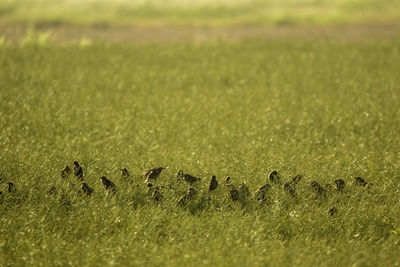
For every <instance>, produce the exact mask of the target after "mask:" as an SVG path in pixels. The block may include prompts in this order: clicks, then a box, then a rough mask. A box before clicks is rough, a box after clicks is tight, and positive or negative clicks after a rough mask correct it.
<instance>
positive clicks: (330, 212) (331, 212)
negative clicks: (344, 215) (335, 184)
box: [328, 206, 338, 216]
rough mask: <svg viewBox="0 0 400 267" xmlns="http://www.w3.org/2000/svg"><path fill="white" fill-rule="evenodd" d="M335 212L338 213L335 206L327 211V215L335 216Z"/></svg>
mask: <svg viewBox="0 0 400 267" xmlns="http://www.w3.org/2000/svg"><path fill="white" fill-rule="evenodd" d="M337 212H338V210H337V209H336V208H335V206H332V208H330V209H329V211H328V213H329V215H331V216H334V215H336V214H337Z"/></svg>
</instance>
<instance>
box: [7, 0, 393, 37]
mask: <svg viewBox="0 0 400 267" xmlns="http://www.w3.org/2000/svg"><path fill="white" fill-rule="evenodd" d="M399 21H400V0H229V1H228V0H197V1H192V0H1V1H0V35H1V36H3V37H5V38H8V39H16V38H20V37H21V36H23V35H25V34H26V31H27V29H32V28H35V29H40V30H51V31H52V32H53V37H54V38H55V39H58V40H64V39H73V38H77V37H82V36H87V37H88V38H91V39H93V38H94V39H96V38H99V39H106V40H107V39H108V40H116V41H118V40H119V41H121V40H141V39H143V40H164V39H185V38H195V39H202V38H205V39H207V38H209V37H222V38H241V37H243V36H245V37H247V36H258V35H262V34H264V35H268V31H266V30H268V29H271V28H274V29H277V28H279V29H281V31H282V28H284V29H286V31H288V29H289V33H287V32H278V33H276V32H272V33H270V34H272V35H274V34H280V35H285V34H293V33H290V29H291V28H299V27H300V28H301V29H305V30H306V31H307V32H310V33H311V34H313V33H314V34H315V31H317V34H320V33H318V30H317V29H319V28H321V27H325V28H326V27H331V28H335V27H336V28H337V27H341V28H340V31H345V30H346V29H348V27H349V25H350V27H351V26H352V25H353V26H354V25H357V27H358V28H357V29H358V30H357V31H361V32H363V31H366V30H367V31H370V30H371V31H373V32H374V31H376V32H381V33H382V32H386V33H387V32H388V31H389V32H390V34H392V35H393V34H396V33H398V28H399V27H398V26H397V25H398V24H399V23H398V22H399ZM343 25H346V27H344V26H343ZM110 27H114V28H112V29H110ZM149 28H150V29H152V30H153V31H152V32H151V33H150V32H149ZM377 28H378V29H377ZM171 29H174V30H173V32H169V31H170V30H171ZM177 29H178V30H177ZM130 34H134V35H135V36H130V37H129V36H127V35H130ZM301 34H302V33H301ZM349 35H352V33H351V34H349Z"/></svg>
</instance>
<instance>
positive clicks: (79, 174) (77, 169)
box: [74, 161, 83, 181]
mask: <svg viewBox="0 0 400 267" xmlns="http://www.w3.org/2000/svg"><path fill="white" fill-rule="evenodd" d="M74 175H75V176H76V177H78V179H79V180H81V181H83V169H82V167H81V165H79V162H78V161H74Z"/></svg>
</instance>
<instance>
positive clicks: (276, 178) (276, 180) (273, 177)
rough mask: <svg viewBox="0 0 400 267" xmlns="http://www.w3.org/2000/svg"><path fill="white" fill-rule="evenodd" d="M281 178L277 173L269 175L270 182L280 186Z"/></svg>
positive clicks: (273, 172)
mask: <svg viewBox="0 0 400 267" xmlns="http://www.w3.org/2000/svg"><path fill="white" fill-rule="evenodd" d="M280 179H281V177H280V176H279V174H278V172H277V171H272V172H271V173H270V174H269V180H270V181H271V183H274V184H278V183H279V182H280Z"/></svg>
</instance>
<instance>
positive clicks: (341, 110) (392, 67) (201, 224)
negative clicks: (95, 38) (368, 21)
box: [0, 38, 400, 266]
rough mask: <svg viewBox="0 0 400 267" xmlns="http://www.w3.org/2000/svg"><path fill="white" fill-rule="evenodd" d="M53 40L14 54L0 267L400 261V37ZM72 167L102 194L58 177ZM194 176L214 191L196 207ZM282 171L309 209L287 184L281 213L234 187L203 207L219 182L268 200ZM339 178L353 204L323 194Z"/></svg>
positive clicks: (3, 75)
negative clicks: (11, 188)
mask: <svg viewBox="0 0 400 267" xmlns="http://www.w3.org/2000/svg"><path fill="white" fill-rule="evenodd" d="M45 39H46V38H44V39H43V40H42V41H40V40H39V41H37V42H32V41H31V42H29V41H26V42H23V44H21V45H15V44H14V45H11V44H7V43H4V42H3V43H2V45H1V46H0V151H1V152H0V177H1V185H0V186H1V189H0V190H2V191H3V195H4V197H3V199H2V200H0V201H1V202H0V236H1V239H0V262H1V263H2V265H5V266H7V265H14V266H54V265H70V264H71V265H76V266H81V265H96V266H98V265H112V264H118V265H168V266H173V265H178V264H179V265H192V266H199V265H208V266H214V265H223V266H226V265H234V266H243V265H256V266H257V265H258V266H278V265H285V266H292V265H301V266H310V265H314V266H324V265H327V266H349V265H354V266H369V265H371V266H377V265H379V266H395V265H399V264H400V262H399V258H398V255H399V253H400V249H399V242H400V217H399V214H400V201H399V196H400V193H399V190H400V180H399V168H400V161H399V157H400V154H399V153H400V136H399V132H400V116H399V108H400V105H399V103H400V88H399V85H400V76H399V70H400V43H399V40H387V41H378V40H376V41H374V40H365V41H348V42H343V41H342V42H339V41H335V40H331V41H327V40H318V39H316V40H313V41H302V40H293V39H290V40H272V41H247V42H236V43H233V42H206V43H203V44H190V43H187V44H185V43H173V44H155V43H154V44H152V43H148V44H96V43H95V44H90V43H85V45H81V46H79V45H77V44H75V45H52V44H50V43H48V42H47V41H46V40H45ZM74 160H78V161H80V162H81V164H82V165H83V168H84V172H85V180H86V181H87V183H88V184H89V185H90V186H92V187H93V188H94V189H95V194H94V195H93V196H92V197H91V198H89V197H86V196H83V195H81V194H80V193H79V184H78V183H77V181H76V180H75V179H73V178H72V177H71V179H69V180H68V181H62V180H61V179H60V177H59V173H60V171H61V169H62V168H63V167H64V166H65V165H66V164H70V165H71V163H72V162H73V161H74ZM155 166H165V167H167V169H166V170H165V171H164V172H163V173H162V175H161V176H160V179H159V181H158V182H157V184H160V185H161V184H164V185H167V184H169V183H170V182H172V181H173V182H174V183H175V187H174V188H173V189H169V188H165V189H163V194H164V200H163V201H162V202H161V203H159V204H157V203H154V201H152V200H151V199H149V197H148V196H146V193H145V188H144V186H143V178H141V177H140V174H141V173H142V172H143V170H145V169H147V168H150V167H155ZM122 167H126V168H128V169H129V170H130V171H132V172H133V177H134V179H135V181H136V182H137V183H140V184H142V187H140V188H136V187H134V186H132V185H128V184H126V183H125V182H124V181H122V179H121V178H119V169H120V168H122ZM179 169H182V170H184V171H185V172H188V173H191V174H193V175H196V176H199V177H202V178H203V181H202V182H201V183H199V184H198V185H196V186H195V188H196V189H197V190H198V192H199V194H198V197H197V198H196V199H195V200H193V201H192V202H191V203H190V204H189V206H188V207H187V209H186V210H185V209H183V208H181V207H178V206H177V205H176V203H177V200H178V198H179V197H180V196H181V195H182V194H183V193H184V192H185V191H186V190H187V188H188V185H186V184H184V183H183V182H182V183H178V182H177V181H176V178H175V174H176V172H177V171H178V170H179ZM272 170H278V171H279V172H280V173H281V175H282V177H283V179H284V181H286V180H288V179H289V177H292V176H293V175H295V174H297V173H302V174H303V175H304V179H303V180H302V181H301V183H300V185H299V188H298V190H297V196H296V197H294V198H292V197H290V196H288V195H287V194H286V193H285V192H284V191H283V190H282V189H281V187H278V186H275V187H273V188H272V190H271V191H270V192H269V194H268V200H267V201H266V203H257V201H255V200H254V199H252V198H250V199H248V200H244V201H242V202H239V203H233V202H232V201H231V200H230V199H229V197H228V196H227V194H226V193H227V192H226V189H225V188H223V187H220V188H219V189H218V190H217V191H216V192H214V193H215V194H212V197H211V201H210V202H207V201H205V200H204V199H202V197H201V195H202V193H201V191H204V190H205V189H206V184H207V182H208V181H209V179H210V177H211V175H212V174H215V175H217V178H218V180H219V181H220V183H221V182H222V180H223V179H224V178H225V177H226V176H227V175H229V176H231V177H232V181H233V183H234V184H236V185H238V184H239V183H241V182H246V183H247V185H248V186H249V187H250V190H251V191H252V192H253V191H255V190H256V189H257V188H258V187H259V186H261V185H263V184H265V183H266V181H267V174H268V173H269V172H270V171H272ZM102 175H106V176H107V177H108V178H110V179H111V180H112V181H114V182H115V183H116V185H117V187H118V189H117V194H116V195H115V197H111V196H108V197H107V196H106V192H105V190H104V188H103V186H102V185H101V182H100V180H99V177H100V176H102ZM355 176H362V177H364V178H365V179H366V180H367V181H369V182H371V183H373V186H372V187H371V188H370V189H362V188H359V187H357V186H354V185H352V181H353V178H354V177H355ZM337 178H343V179H344V180H345V181H346V183H347V187H346V190H345V191H344V192H342V193H339V192H335V191H330V192H329V193H328V195H327V197H326V198H318V197H317V196H316V195H315V194H314V193H313V192H312V190H311V188H310V186H309V184H310V182H311V181H312V180H317V181H319V182H320V183H321V184H325V183H328V182H329V183H333V181H334V180H335V179H337ZM8 181H13V182H14V183H15V184H16V188H17V191H16V192H15V193H8V192H7V191H6V190H5V189H4V188H5V187H6V182H8ZM52 186H56V187H57V189H58V194H57V195H56V196H51V195H49V194H48V193H47V191H48V190H49V189H50V188H51V187H52ZM333 205H334V206H335V207H336V208H337V209H338V214H337V215H336V217H331V216H329V215H328V210H329V209H330V208H331V207H332V206H333Z"/></svg>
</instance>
